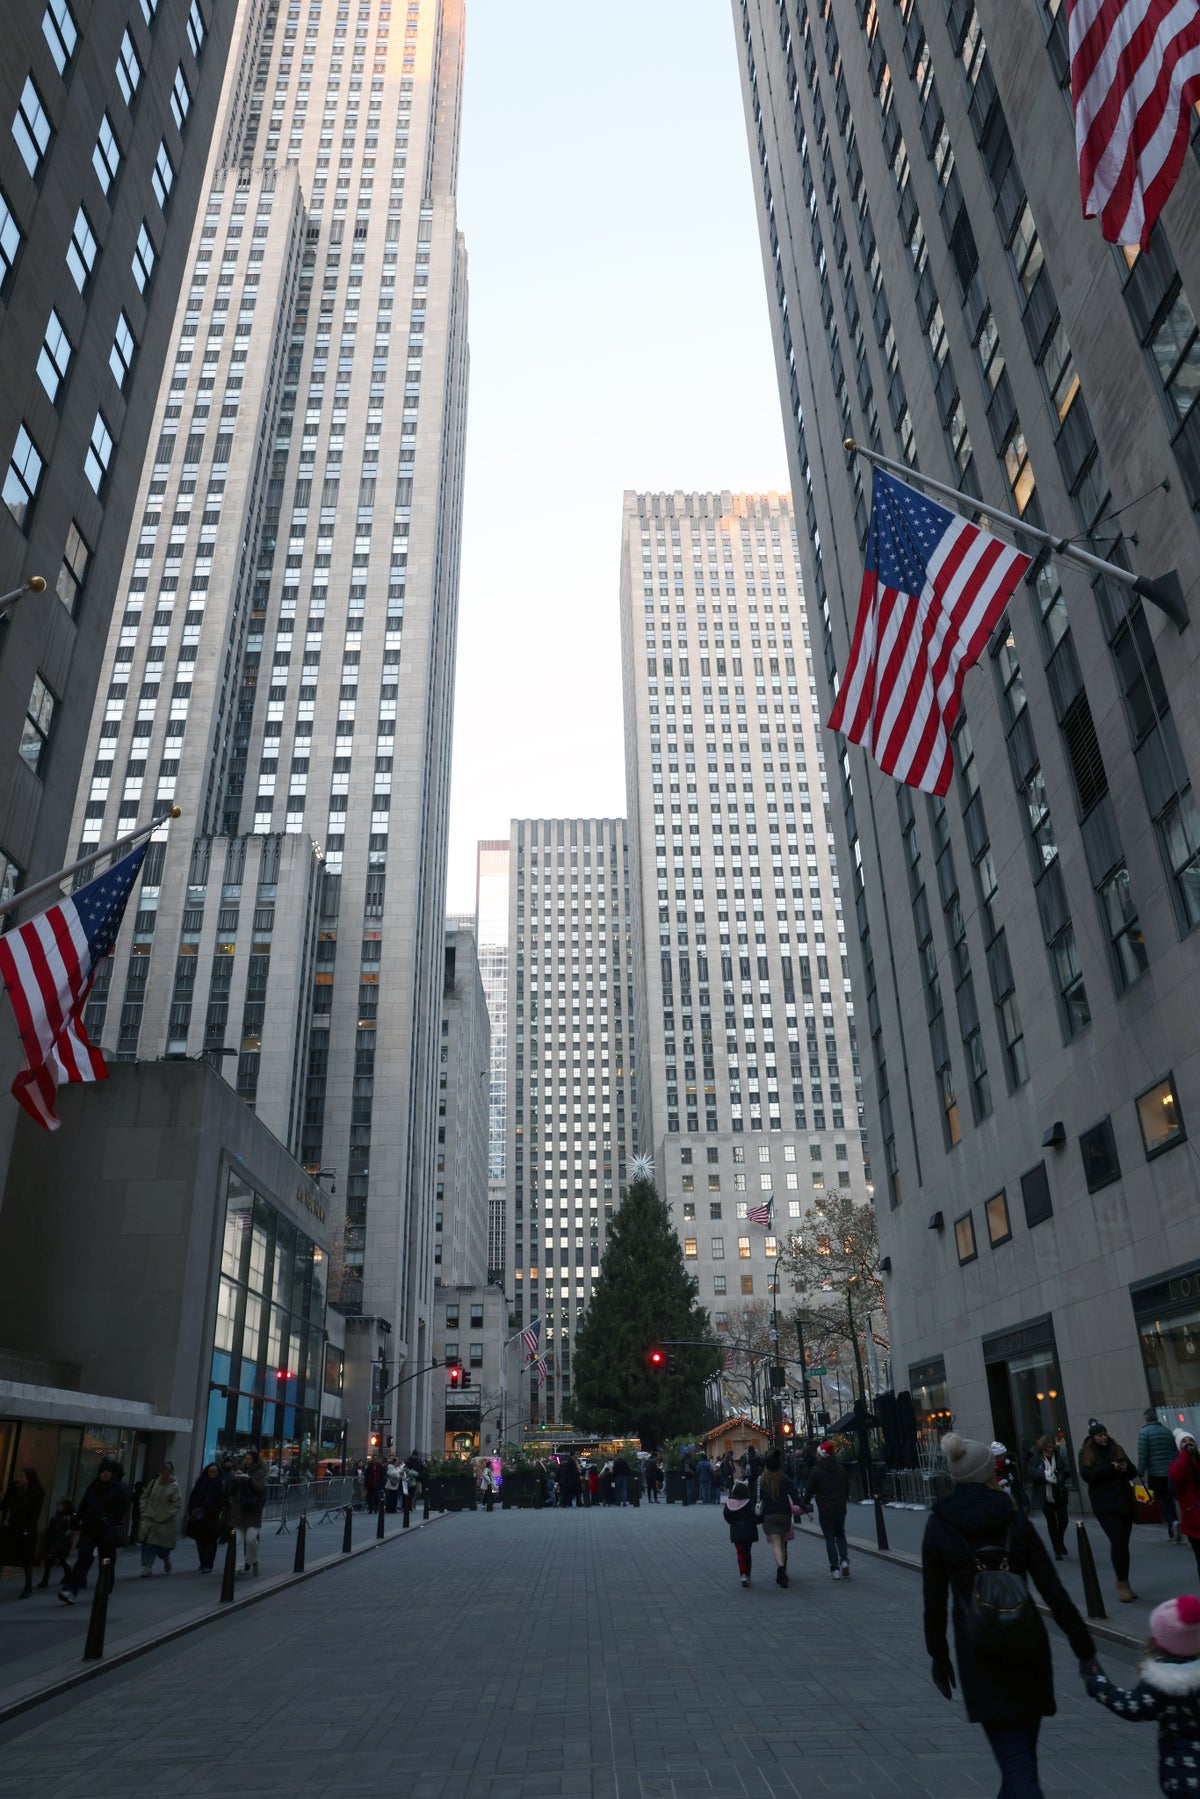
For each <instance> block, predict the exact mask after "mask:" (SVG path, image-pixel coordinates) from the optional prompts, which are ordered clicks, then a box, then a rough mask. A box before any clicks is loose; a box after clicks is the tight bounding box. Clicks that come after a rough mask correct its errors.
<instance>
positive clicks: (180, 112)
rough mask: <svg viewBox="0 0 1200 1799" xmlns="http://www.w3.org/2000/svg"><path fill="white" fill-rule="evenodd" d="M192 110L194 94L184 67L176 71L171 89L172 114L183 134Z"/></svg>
mask: <svg viewBox="0 0 1200 1799" xmlns="http://www.w3.org/2000/svg"><path fill="white" fill-rule="evenodd" d="M191 110H192V95H191V90H190V89H189V87H188V84H187V81H186V79H185V77H184V73H183V70H182V68H179V69H176V71H175V85H174V87H173V88H172V89H171V116H172V118H173V119H174V120H175V123H176V125H177V126H178V128H179V132H180V134H181V135H182V133H183V128H184V126H185V125H186V124H187V116H188V114H189V112H191Z"/></svg>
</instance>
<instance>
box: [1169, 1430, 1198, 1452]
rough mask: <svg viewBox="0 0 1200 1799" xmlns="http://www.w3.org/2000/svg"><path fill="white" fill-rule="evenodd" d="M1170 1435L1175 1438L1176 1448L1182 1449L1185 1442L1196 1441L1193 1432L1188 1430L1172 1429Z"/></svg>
mask: <svg viewBox="0 0 1200 1799" xmlns="http://www.w3.org/2000/svg"><path fill="white" fill-rule="evenodd" d="M1171 1435H1172V1436H1173V1437H1174V1438H1175V1447H1176V1449H1182V1448H1183V1446H1184V1444H1185V1443H1194V1442H1195V1441H1196V1438H1195V1434H1194V1432H1192V1431H1190V1430H1176V1431H1172V1433H1171Z"/></svg>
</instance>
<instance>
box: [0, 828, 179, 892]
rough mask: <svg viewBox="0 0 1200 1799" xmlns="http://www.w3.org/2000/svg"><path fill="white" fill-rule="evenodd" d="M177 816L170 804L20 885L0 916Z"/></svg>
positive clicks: (135, 841)
mask: <svg viewBox="0 0 1200 1799" xmlns="http://www.w3.org/2000/svg"><path fill="white" fill-rule="evenodd" d="M179 816H180V808H179V807H178V806H172V807H171V809H170V811H169V812H160V813H159V815H158V817H157V818H152V819H151V820H150V823H149V824H148V825H139V826H138V827H137V829H136V830H135V831H126V833H125V835H124V836H123V837H117V838H114V840H113V842H112V843H106V844H105V845H104V847H103V848H102V849H98V850H92V851H91V853H90V854H89V855H86V856H80V858H79V860H78V862H68V864H67V866H66V867H65V868H60V869H59V871H58V873H57V874H53V875H47V876H46V877H45V879H44V880H41V881H35V882H34V883H33V886H32V887H22V889H21V891H20V892H19V893H14V895H13V897H12V898H11V899H10V900H5V901H4V903H3V905H0V918H3V917H4V916H5V914H6V913H8V912H16V911H18V910H19V908H20V907H21V906H23V905H25V903H26V901H28V900H34V899H40V898H41V897H42V895H43V893H50V892H52V890H53V889H54V888H55V887H58V886H61V884H62V883H63V881H65V880H66V879H67V877H68V876H69V875H74V874H78V873H79V871H80V869H81V868H90V867H91V865H92V863H93V862H99V860H100V858H101V856H111V855H113V854H114V853H115V852H116V851H117V850H123V849H125V848H126V847H127V846H128V845H129V844H131V843H137V842H139V841H140V839H141V838H143V837H149V835H150V833H151V832H152V831H157V829H158V827H159V825H165V824H166V823H167V821H168V820H169V819H172V818H178V817H179Z"/></svg>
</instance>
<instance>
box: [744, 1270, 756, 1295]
mask: <svg viewBox="0 0 1200 1799" xmlns="http://www.w3.org/2000/svg"><path fill="white" fill-rule="evenodd" d="M753 1291H754V1276H753V1275H752V1274H743V1276H742V1292H743V1293H753Z"/></svg>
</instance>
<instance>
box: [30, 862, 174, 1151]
mask: <svg viewBox="0 0 1200 1799" xmlns="http://www.w3.org/2000/svg"><path fill="white" fill-rule="evenodd" d="M147 847H148V846H147V845H146V844H144V843H142V844H139V845H138V847H137V849H135V850H131V851H130V853H129V855H128V856H126V857H125V858H124V860H123V861H121V862H118V863H117V864H116V866H115V867H113V868H110V869H109V870H108V871H107V873H106V874H102V875H101V876H100V877H99V878H98V879H97V880H95V881H90V882H89V883H88V885H87V886H86V887H81V888H80V889H79V891H78V893H74V894H72V895H71V897H70V898H69V899H64V900H60V901H59V903H58V904H57V905H56V906H51V907H49V909H48V910H47V911H45V912H41V913H39V914H38V916H37V917H36V918H31V919H30V920H29V923H28V924H23V925H22V926H21V927H20V929H19V930H16V931H10V932H9V933H8V935H7V936H5V937H0V981H3V983H4V986H5V987H6V988H7V990H8V997H9V999H10V1000H11V1001H12V1008H13V1011H14V1013H15V1014H16V1019H17V1029H18V1030H19V1032H20V1034H21V1047H22V1049H23V1050H24V1051H25V1067H24V1068H23V1069H22V1070H21V1072H20V1074H18V1076H17V1078H16V1080H15V1081H14V1082H13V1084H12V1091H13V1097H14V1098H15V1099H16V1100H17V1101H18V1102H19V1104H21V1105H22V1106H24V1108H25V1110H26V1111H27V1112H28V1113H29V1115H30V1117H31V1118H36V1119H37V1121H38V1123H39V1124H40V1125H42V1126H43V1128H44V1129H45V1130H48V1131H56V1130H57V1129H58V1127H59V1125H60V1123H61V1122H62V1120H61V1119H60V1118H59V1117H58V1116H57V1114H56V1113H55V1110H54V1099H55V1093H56V1091H57V1089H58V1086H59V1083H60V1082H61V1081H103V1080H106V1079H107V1078H108V1069H107V1068H106V1067H105V1065H104V1057H103V1056H102V1055H101V1054H100V1051H99V1050H98V1049H94V1048H93V1047H92V1045H91V1044H90V1043H89V1042H88V1038H87V1033H86V1032H85V1030H84V1028H83V1019H82V1012H83V1007H84V1004H85V1003H86V1000H87V996H88V994H89V993H90V992H91V987H92V982H93V980H94V979H95V976H96V969H97V968H98V966H99V965H100V963H101V962H102V961H103V960H104V958H105V956H107V955H108V953H109V951H110V950H111V949H112V946H113V943H114V942H115V940H116V936H117V932H118V931H119V930H120V928H121V920H122V918H123V917H124V915H125V905H126V902H127V901H128V899H129V894H130V890H131V888H132V887H133V883H134V881H135V880H136V878H137V872H138V869H139V868H140V867H141V865H142V858H143V857H144V856H145V854H146V849H147Z"/></svg>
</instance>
